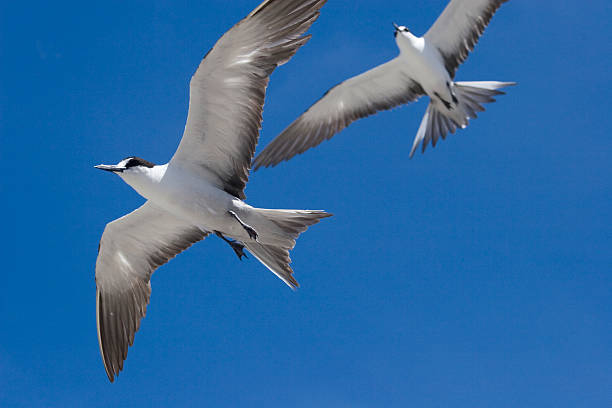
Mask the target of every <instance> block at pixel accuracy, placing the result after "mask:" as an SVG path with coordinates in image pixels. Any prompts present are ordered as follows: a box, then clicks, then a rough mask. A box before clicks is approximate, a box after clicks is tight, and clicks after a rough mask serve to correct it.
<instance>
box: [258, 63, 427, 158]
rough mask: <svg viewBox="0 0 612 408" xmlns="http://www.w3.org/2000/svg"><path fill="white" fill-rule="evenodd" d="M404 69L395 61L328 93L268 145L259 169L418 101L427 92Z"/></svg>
mask: <svg viewBox="0 0 612 408" xmlns="http://www.w3.org/2000/svg"><path fill="white" fill-rule="evenodd" d="M404 67H405V64H404V63H402V61H400V60H399V59H398V58H395V59H393V60H391V61H389V62H387V63H385V64H383V65H379V66H378V67H376V68H374V69H371V70H369V71H367V72H364V73H363V74H361V75H358V76H356V77H353V78H351V79H348V80H346V81H344V82H342V83H341V84H339V85H337V86H335V87H334V88H332V89H330V90H329V91H327V93H326V94H325V95H324V96H323V98H321V99H320V100H319V101H318V102H316V103H315V104H314V105H312V106H311V107H310V108H309V109H308V110H307V111H306V112H304V113H303V114H302V115H301V116H300V117H299V118H297V119H296V120H295V121H294V122H293V123H292V124H291V125H289V127H288V128H287V129H285V130H284V131H283V132H282V133H281V134H280V135H279V136H277V137H276V139H274V140H273V141H272V142H271V143H270V144H269V145H268V146H266V148H265V149H264V150H263V151H262V152H261V153H260V154H259V155H258V156H257V158H255V162H254V163H253V164H254V167H255V169H256V170H257V169H258V168H259V167H261V166H263V167H270V166H276V165H277V164H278V163H280V162H282V161H284V160H289V159H290V158H292V157H293V156H295V155H297V154H301V153H304V152H305V151H306V150H308V149H310V148H311V147H315V146H317V145H318V144H320V143H321V142H323V141H324V140H327V139H331V137H332V136H334V135H335V134H336V133H338V132H340V131H341V130H342V129H344V128H345V127H347V126H348V125H350V124H351V123H352V122H354V121H355V120H357V119H360V118H364V117H366V116H370V115H372V114H374V113H376V112H378V111H381V110H385V109H391V108H393V107H395V106H398V105H401V104H404V103H408V102H413V101H415V100H417V99H418V98H419V97H420V96H421V95H423V94H424V91H423V89H422V88H421V86H420V85H419V84H418V83H416V82H415V81H414V80H412V78H411V77H410V73H409V72H406V70H405V68H404Z"/></svg>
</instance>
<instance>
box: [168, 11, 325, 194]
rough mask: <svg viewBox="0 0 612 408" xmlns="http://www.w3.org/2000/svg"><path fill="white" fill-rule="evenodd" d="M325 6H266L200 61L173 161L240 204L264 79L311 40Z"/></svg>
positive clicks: (258, 120)
mask: <svg viewBox="0 0 612 408" xmlns="http://www.w3.org/2000/svg"><path fill="white" fill-rule="evenodd" d="M326 1H327V0H267V1H265V2H263V3H262V4H261V5H259V6H258V7H257V8H256V9H255V10H253V12H251V13H250V14H249V15H248V16H247V17H246V18H245V19H243V20H242V21H240V22H239V23H238V24H236V25H235V26H234V27H233V28H232V29H231V30H229V31H228V32H227V33H225V35H223V37H221V39H219V41H218V42H217V43H216V44H215V46H214V47H213V49H212V50H211V51H209V53H208V54H207V55H206V57H204V59H203V60H202V62H201V63H200V66H199V68H198V69H197V71H196V73H195V74H194V76H193V78H192V79H191V83H190V87H189V89H190V100H189V113H188V115H187V123H186V125H185V132H184V134H183V139H182V140H181V143H180V145H179V147H178V149H177V151H176V153H175V155H174V157H173V159H172V160H171V162H170V165H177V164H180V165H181V166H184V167H186V168H188V169H189V170H191V171H193V172H195V173H197V174H199V175H200V176H202V177H205V178H207V179H208V180H210V181H211V182H213V183H214V184H215V185H217V186H218V187H219V188H222V189H224V190H225V191H226V192H228V193H229V194H232V195H233V196H235V197H238V198H241V199H244V198H245V194H244V188H245V186H246V183H247V181H248V177H249V170H250V165H251V160H252V158H253V153H254V151H255V146H256V145H257V139H258V136H259V129H260V127H261V121H262V111H263V104H264V98H265V94H266V87H267V85H268V79H269V76H270V74H271V73H272V71H274V69H275V68H276V67H277V66H279V65H282V64H284V63H285V62H287V61H288V60H289V59H290V58H291V57H292V56H293V54H295V53H296V52H297V50H298V49H299V48H300V47H301V46H302V45H304V44H305V43H306V42H307V41H308V40H309V39H310V36H308V35H304V33H305V32H306V31H307V30H308V28H310V26H311V25H312V23H313V22H314V21H315V20H316V19H317V17H318V16H319V9H320V8H321V7H322V6H323V5H324V4H325V2H326Z"/></svg>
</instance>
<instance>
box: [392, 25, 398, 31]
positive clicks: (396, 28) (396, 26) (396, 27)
mask: <svg viewBox="0 0 612 408" xmlns="http://www.w3.org/2000/svg"><path fill="white" fill-rule="evenodd" d="M393 27H394V28H395V31H399V26H398V25H397V24H395V23H393Z"/></svg>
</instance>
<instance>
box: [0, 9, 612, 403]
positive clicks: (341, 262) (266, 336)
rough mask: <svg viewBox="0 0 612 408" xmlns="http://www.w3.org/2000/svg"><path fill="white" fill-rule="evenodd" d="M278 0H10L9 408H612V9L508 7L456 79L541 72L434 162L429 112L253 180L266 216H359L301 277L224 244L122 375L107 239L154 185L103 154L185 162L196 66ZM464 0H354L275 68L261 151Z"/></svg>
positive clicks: (198, 259) (0, 396) (255, 201)
mask: <svg viewBox="0 0 612 408" xmlns="http://www.w3.org/2000/svg"><path fill="white" fill-rule="evenodd" d="M257 3H258V2H257V0H235V1H232V2H227V1H222V0H213V1H198V2H196V1H146V2H145V1H142V2H129V4H125V2H119V1H106V2H96V3H95V4H90V3H84V2H76V1H62V0H60V1H55V2H46V1H45V2H42V1H33V2H28V3H27V4H26V3H24V2H2V4H1V5H0V27H1V28H0V60H1V61H2V63H1V64H0V73H1V78H2V79H1V80H0V135H1V137H2V147H1V148H0V171H1V174H2V175H3V176H2V179H1V180H0V182H1V184H0V189H1V191H2V197H3V199H2V200H1V201H0V208H1V209H2V213H3V214H4V215H5V217H4V220H3V232H4V233H3V234H2V238H0V240H2V242H1V245H0V247H1V248H2V254H3V259H4V262H5V264H4V267H3V268H2V269H3V272H2V275H1V276H2V284H0V321H1V322H2V325H1V328H0V406H3V407H71V406H74V407H80V406H89V407H97V406H100V407H108V406H116V407H122V406H125V407H133V406H170V405H172V406H181V405H186V406H194V405H203V406H222V407H237V406H266V407H276V406H288V405H289V406H292V407H296V408H297V407H312V406H325V407H380V406H385V407H406V406H416V407H440V406H453V407H471V408H473V407H492V406H494V407H517V406H523V407H564V406H567V407H597V406H610V405H612V394H611V393H610V389H612V369H611V367H612V347H611V345H612V324H611V322H612V296H611V294H612V278H611V273H612V214H611V212H612V182H611V181H610V176H611V166H610V157H611V155H612V140H611V138H610V137H609V134H608V133H609V131H608V129H610V127H611V126H612V119H611V117H610V113H609V107H610V100H612V83H611V81H610V77H609V73H610V68H609V65H610V63H611V60H610V56H611V55H612V53H611V46H610V41H609V34H610V31H609V28H608V25H609V21H610V17H611V13H610V12H611V10H612V6H610V4H609V2H608V1H604V0H591V1H590V2H588V7H585V6H584V4H585V2H583V1H580V2H579V1H572V0H568V1H563V2H539V1H527V0H513V1H510V2H509V3H508V4H506V5H505V6H503V7H502V8H501V10H500V11H499V12H498V13H497V15H496V16H495V17H494V19H493V21H492V24H491V25H490V27H489V28H488V30H487V31H486V32H485V35H484V37H483V38H482V39H481V42H480V43H479V45H478V46H477V48H476V50H475V52H474V53H473V54H472V55H471V57H470V58H469V60H468V61H467V63H466V64H464V65H463V66H462V67H461V69H460V70H459V72H458V76H457V79H458V80H512V81H517V82H518V83H519V85H518V86H517V87H514V88H511V89H509V92H508V95H505V96H502V97H500V98H499V99H498V102H497V103H495V104H492V105H488V109H487V112H485V113H483V114H482V115H481V116H480V117H479V119H478V120H476V121H473V122H472V123H471V125H470V126H469V128H468V129H466V130H464V131H461V132H459V133H458V134H455V135H453V136H451V137H450V138H448V139H447V140H446V141H445V142H442V143H441V144H439V145H438V146H437V147H436V149H434V150H431V149H430V150H428V151H427V153H426V154H425V155H420V154H418V155H416V156H415V158H414V159H413V160H408V152H409V150H410V147H411V144H412V139H413V137H414V135H415V133H416V130H417V128H418V125H419V123H420V120H421V117H422V115H423V113H424V110H425V107H426V104H425V102H424V101H421V102H419V103H416V104H413V105H409V106H404V107H402V108H399V109H396V110H393V111H391V112H384V113H382V114H379V115H377V116H375V117H372V118H368V119H366V120H361V121H359V122H358V123H356V124H354V125H352V126H351V127H350V128H348V129H347V130H346V131H344V132H342V133H341V134H340V135H338V136H336V137H335V138H334V139H333V140H332V141H331V142H326V143H324V144H323V145H321V146H320V147H318V148H317V149H314V150H311V151H309V152H307V153H306V154H304V155H302V156H299V157H296V158H295V159H293V160H292V161H290V162H288V163H284V164H282V165H280V166H278V167H276V168H274V169H264V170H260V171H259V172H257V173H255V174H253V175H252V177H251V182H250V183H249V185H248V187H247V190H246V193H247V197H248V200H247V201H248V202H249V203H250V204H251V205H255V206H258V207H268V208H296V209H301V208H310V209H326V210H328V211H331V212H333V213H334V214H336V216H335V217H333V218H331V219H328V220H325V221H324V222H322V223H321V224H319V225H317V226H315V227H313V228H312V229H310V230H309V231H308V232H307V233H305V234H304V235H303V236H302V237H301V238H300V240H299V241H298V244H297V246H296V249H295V251H294V252H293V260H294V264H293V266H294V269H295V272H296V273H295V276H296V278H297V279H298V281H299V282H300V283H301V285H302V287H301V289H300V290H299V291H297V292H292V291H290V290H289V289H288V288H287V287H286V286H285V285H284V284H283V283H282V282H281V281H280V280H278V279H277V278H276V277H275V276H274V275H273V274H271V273H270V272H268V271H267V270H266V269H265V268H264V267H263V266H262V265H260V264H259V263H258V262H256V261H255V260H254V259H253V258H252V257H251V259H249V260H246V261H244V262H239V261H238V260H237V258H236V257H235V255H234V254H233V252H232V251H231V250H230V249H229V248H228V247H227V246H226V245H225V244H224V243H223V242H221V241H220V240H219V239H217V238H208V239H206V240H205V241H204V242H202V243H200V244H198V245H196V246H195V247H193V248H192V249H190V250H189V251H187V252H185V253H184V254H182V255H180V256H179V257H177V258H176V259H175V260H173V261H172V262H170V263H169V264H168V265H166V266H164V267H162V268H160V269H159V270H158V271H157V272H156V273H155V274H154V276H153V280H152V285H153V295H152V302H151V305H150V307H149V310H148V315H147V317H146V318H145V319H144V320H143V322H142V326H141V330H140V331H139V333H138V334H137V336H136V342H135V346H134V347H132V348H131V349H130V353H129V357H128V359H127V362H126V366H125V370H124V371H123V372H122V373H121V375H120V376H119V378H118V381H116V382H115V383H114V384H112V385H111V384H109V382H108V380H107V379H106V375H105V373H104V369H103V366H102V362H101V360H100V357H99V353H98V344H97V337H96V326H95V301H94V300H95V299H94V293H95V283H94V263H95V258H96V248H97V245H98V240H99V238H100V235H101V233H102V230H103V228H104V226H105V224H106V223H107V222H110V221H112V220H113V219H115V218H117V217H119V216H122V215H123V214H125V213H127V212H129V211H132V210H133V209H134V208H136V207H137V206H139V205H140V204H141V203H142V202H143V199H142V198H141V197H139V196H138V195H137V194H136V193H135V192H133V191H132V190H131V189H130V188H129V187H128V186H127V185H125V184H123V182H121V180H119V179H118V178H117V177H114V176H111V175H109V174H106V173H102V172H100V171H97V170H95V169H93V167H92V166H93V165H95V164H98V163H106V162H111V163H114V162H117V161H118V160H120V159H122V158H123V157H125V156H128V155H132V154H134V155H138V156H141V157H144V158H146V159H148V160H151V161H154V162H157V163H163V162H165V161H166V160H168V159H169V157H170V156H171V154H172V153H173V152H174V149H175V148H176V146H177V144H178V141H179V139H180V136H181V132H182V129H183V126H184V121H185V117H186V112H187V103H188V90H187V84H188V81H189V78H190V76H191V74H192V73H193V72H194V70H195V68H196V66H197V64H198V63H199V62H200V59H201V58H202V56H203V55H204V54H205V53H206V52H207V51H208V49H209V48H210V47H211V46H212V45H213V44H214V42H215V41H216V40H217V39H218V37H219V36H220V35H221V34H223V32H224V31H225V30H227V29H228V28H230V27H231V26H232V25H233V24H234V23H236V22H237V21H238V20H239V19H240V18H242V17H243V16H245V15H246V14H248V13H249V12H250V10H252V9H253V8H254V7H255V6H257ZM445 4H446V1H445V0H430V1H395V0H394V1H391V0H388V1H368V2H366V1H356V2H354V1H350V2H349V1H339V0H336V1H334V0H330V1H329V4H327V5H326V6H325V7H324V9H323V11H322V14H321V17H320V19H319V20H318V22H317V23H316V24H315V25H314V26H313V28H312V30H311V33H312V34H313V38H312V40H311V41H310V42H309V43H308V44H307V45H306V46H305V47H303V48H302V49H301V50H300V51H299V52H298V54H297V55H296V56H295V57H294V58H293V60H292V61H291V62H290V63H289V64H287V65H285V66H283V67H281V68H279V69H278V70H277V71H276V72H275V73H274V75H273V76H272V80H271V84H270V87H269V91H268V96H267V102H266V107H265V111H264V124H263V131H262V136H261V144H260V147H259V150H261V148H262V147H263V146H265V145H266V144H267V143H268V142H270V141H271V140H272V138H273V137H274V136H276V135H277V134H278V133H279V132H280V131H281V130H282V129H283V128H284V127H285V126H287V125H288V124H289V123H290V122H291V121H292V120H293V119H294V118H295V117H297V115H299V114H300V113H301V112H302V111H303V110H304V109H305V108H307V107H308V106H309V105H310V104H311V103H312V102H314V101H315V100H316V99H317V98H319V97H320V96H321V94H323V92H325V91H326V90H327V89H328V88H330V87H331V86H333V85H335V84H336V83H338V82H340V81H342V80H343V79H346V78H347V77H349V76H352V75H355V74H357V73H360V72H362V71H363V70H365V69H368V68H370V67H373V66H375V65H378V64H380V63H382V62H384V61H386V60H387V59H389V58H391V57H393V56H394V55H395V54H396V52H397V51H396V47H395V43H394V41H393V36H392V34H393V30H392V26H391V22H393V21H395V22H397V23H399V24H404V25H407V26H409V27H410V28H411V29H412V31H413V32H416V33H418V34H421V33H423V32H424V31H425V30H426V29H427V28H428V27H429V25H430V24H431V23H432V22H433V21H434V20H435V18H436V17H437V15H438V14H439V13H440V11H441V10H442V9H443V7H444V6H445ZM7 261H8V264H7Z"/></svg>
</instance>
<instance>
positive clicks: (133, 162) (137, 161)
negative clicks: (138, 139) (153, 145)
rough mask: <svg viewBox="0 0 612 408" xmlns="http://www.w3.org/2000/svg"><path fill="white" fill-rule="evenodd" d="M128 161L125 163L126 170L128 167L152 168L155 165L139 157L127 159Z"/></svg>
mask: <svg viewBox="0 0 612 408" xmlns="http://www.w3.org/2000/svg"><path fill="white" fill-rule="evenodd" d="M128 159H129V160H128V161H127V163H125V168H126V169H129V168H130V167H136V166H144V167H148V168H152V167H154V166H155V164H153V163H151V162H150V161H147V160H145V159H141V158H140V157H128ZM124 160H125V159H124Z"/></svg>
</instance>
